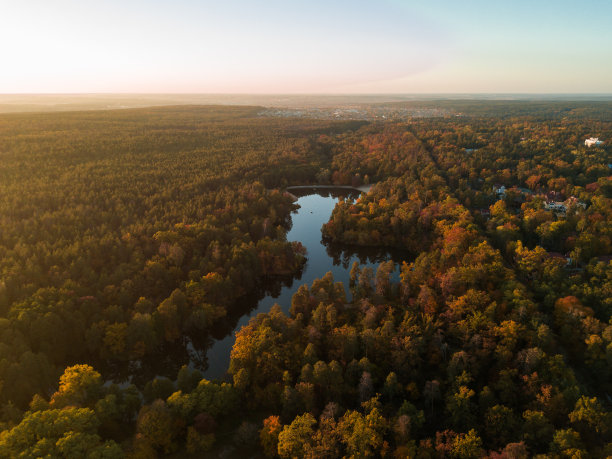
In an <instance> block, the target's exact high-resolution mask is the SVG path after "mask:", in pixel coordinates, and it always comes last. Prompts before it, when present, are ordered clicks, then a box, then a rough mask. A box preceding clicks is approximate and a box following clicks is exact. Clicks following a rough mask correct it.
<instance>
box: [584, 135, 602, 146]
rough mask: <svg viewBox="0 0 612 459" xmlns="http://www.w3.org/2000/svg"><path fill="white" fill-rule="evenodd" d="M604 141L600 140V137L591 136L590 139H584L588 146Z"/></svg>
mask: <svg viewBox="0 0 612 459" xmlns="http://www.w3.org/2000/svg"><path fill="white" fill-rule="evenodd" d="M602 143H603V142H602V141H601V140H599V137H589V138H588V139H586V140H585V141H584V144H585V145H586V146H587V147H592V146H593V145H595V146H597V145H601V144H602Z"/></svg>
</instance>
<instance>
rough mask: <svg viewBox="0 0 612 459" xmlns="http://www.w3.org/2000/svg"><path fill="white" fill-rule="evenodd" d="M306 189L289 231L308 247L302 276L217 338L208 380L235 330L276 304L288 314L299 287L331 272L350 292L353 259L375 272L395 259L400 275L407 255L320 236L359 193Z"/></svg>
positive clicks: (217, 372) (219, 368)
mask: <svg viewBox="0 0 612 459" xmlns="http://www.w3.org/2000/svg"><path fill="white" fill-rule="evenodd" d="M306 193H309V192H308V191H304V192H303V194H301V195H298V201H297V203H298V204H299V205H300V209H299V210H298V211H297V212H296V213H294V214H293V215H292V227H291V230H290V231H289V232H288V234H287V240H288V241H300V242H301V243H302V245H304V247H306V250H307V254H306V256H307V259H308V261H307V263H306V265H305V267H304V269H303V270H302V273H301V276H300V277H298V278H296V279H294V280H293V282H288V283H286V284H285V285H282V286H281V287H280V291H279V289H278V288H276V289H274V291H273V292H272V293H270V294H268V295H266V296H265V297H264V298H262V299H261V300H259V302H258V303H257V306H256V307H255V308H254V309H252V310H251V312H250V313H248V314H245V315H243V316H242V317H240V319H239V320H238V323H237V325H236V327H235V329H234V331H233V332H232V333H231V334H229V335H228V336H226V337H225V338H223V339H220V340H217V341H214V343H213V344H212V346H211V347H210V348H209V349H208V352H207V354H206V358H207V360H208V369H207V370H206V371H205V372H204V376H205V377H206V378H208V379H215V378H222V377H223V376H224V375H225V373H226V372H227V369H228V366H229V357H230V352H231V349H232V346H233V344H234V342H235V340H236V336H235V332H236V331H238V330H240V328H242V327H243V326H244V325H246V324H248V323H249V320H250V319H251V318H252V317H254V316H256V315H257V314H259V313H262V312H268V311H269V310H270V308H272V306H274V304H278V305H280V307H281V309H282V310H283V311H284V312H285V313H287V314H288V313H289V308H290V306H291V297H292V296H293V294H294V293H295V292H296V291H297V289H298V288H299V287H300V286H301V285H303V284H307V285H309V286H310V285H311V284H312V282H313V281H314V280H315V279H319V278H321V277H323V276H324V275H325V273H327V272H328V271H331V272H332V274H333V276H334V281H336V282H338V281H340V282H342V283H343V284H344V286H345V288H346V289H347V291H348V285H349V273H350V269H351V265H352V264H353V262H354V261H358V262H359V263H360V265H361V266H362V267H365V266H370V267H372V268H373V269H374V271H375V272H376V269H377V267H378V264H379V263H380V262H382V261H387V260H389V259H392V260H394V261H395V262H396V270H395V272H394V274H393V276H394V277H395V279H397V278H398V267H399V263H401V261H402V260H403V259H407V255H406V254H402V253H396V252H393V253H391V252H389V251H386V250H379V249H363V248H355V247H347V246H337V245H334V246H331V245H329V244H325V243H323V241H322V239H321V227H322V226H323V224H324V223H326V222H327V221H328V220H329V217H330V215H331V213H332V210H333V209H334V206H335V205H336V203H337V202H338V199H339V198H340V197H341V196H343V197H352V198H355V197H357V196H358V194H356V193H351V192H349V191H347V190H338V191H317V192H315V191H314V190H313V191H311V192H310V194H306Z"/></svg>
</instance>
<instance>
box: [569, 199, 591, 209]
mask: <svg viewBox="0 0 612 459" xmlns="http://www.w3.org/2000/svg"><path fill="white" fill-rule="evenodd" d="M572 206H576V207H582V208H583V209H586V207H587V205H586V203H584V202H582V201H580V200H579V199H578V198H577V197H575V196H570V197H569V198H567V200H566V201H565V207H572Z"/></svg>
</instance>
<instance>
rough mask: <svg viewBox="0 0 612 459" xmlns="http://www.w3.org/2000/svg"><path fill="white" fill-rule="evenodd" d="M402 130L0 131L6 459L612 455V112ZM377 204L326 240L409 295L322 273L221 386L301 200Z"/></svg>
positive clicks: (434, 122)
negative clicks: (356, 191) (222, 346)
mask: <svg viewBox="0 0 612 459" xmlns="http://www.w3.org/2000/svg"><path fill="white" fill-rule="evenodd" d="M419 104H420V105H419ZM389 106H390V107H392V108H393V110H395V109H396V108H397V109H398V110H399V109H401V108H402V105H401V103H398V104H395V105H394V104H390V105H389ZM411 106H413V108H414V107H417V106H419V107H423V108H436V107H437V108H442V109H444V111H443V112H441V113H443V115H442V116H435V117H419V118H403V119H399V118H396V119H391V120H386V121H381V120H378V121H363V120H361V121H358V120H342V121H338V120H332V119H316V120H315V119H310V118H307V117H302V118H295V117H292V118H283V117H274V116H264V115H262V113H264V114H265V112H262V108H261V107H226V106H210V107H179V106H177V107H163V108H147V109H130V110H112V111H96V112H68V113H53V114H51V113H47V114H45V113H39V114H11V115H1V116H0V315H1V317H0V402H1V406H2V410H0V422H1V423H2V430H3V432H2V433H1V434H0V456H2V457H39V456H50V457H85V456H91V457H122V456H128V457H155V456H156V455H162V456H163V455H176V456H177V457H184V456H193V457H201V456H202V455H205V454H210V455H213V456H219V455H221V456H223V455H225V456H227V455H231V454H233V455H235V456H236V457H240V456H242V455H245V454H249V455H259V456H262V457H263V456H268V457H282V458H291V457H312V458H315V457H317V458H318V457H330V458H332V457H366V456H372V457H421V458H429V457H431V458H434V457H451V458H453V457H454V458H478V457H493V458H497V457H499V458H502V457H507V458H522V457H532V456H537V455H540V457H606V456H609V455H612V411H611V405H612V398H611V397H612V370H611V368H612V263H611V261H610V260H611V259H612V223H611V222H612V154H611V152H612V148H611V147H610V143H611V142H612V121H611V120H612V103H609V102H597V103H590V102H544V101H542V102H525V101H515V102H485V101H479V102H476V101H435V102H419V103H416V102H415V103H412V105H411ZM376 109H377V108H376V106H372V107H371V110H372V111H373V113H375V112H376ZM374 118H375V117H374ZM589 137H598V138H600V139H601V140H602V141H603V143H600V144H595V145H593V146H591V147H588V146H587V145H585V143H584V140H585V139H586V138H589ZM364 183H374V184H375V185H374V187H373V188H372V190H371V191H370V192H369V193H367V194H366V193H364V194H362V195H361V196H360V197H359V198H357V199H341V200H340V202H339V203H338V204H337V206H336V208H335V209H334V211H333V213H332V215H331V216H330V219H329V222H327V223H326V224H325V225H324V226H323V228H322V229H321V230H322V235H323V237H324V239H325V240H326V241H330V242H333V243H340V244H352V245H358V246H377V247H389V248H390V247H393V248H399V249H402V250H405V251H407V252H409V253H412V254H414V261H411V262H406V263H404V264H403V266H402V267H401V273H400V279H399V281H398V282H394V281H393V280H392V279H391V272H392V270H393V266H392V263H381V264H380V266H379V268H378V271H377V272H373V271H372V270H371V269H370V268H367V267H362V266H359V264H355V265H354V266H353V267H352V269H351V276H350V277H351V281H350V285H346V286H343V285H341V284H340V283H338V282H336V281H335V280H334V279H333V277H332V276H331V274H330V273H324V272H322V273H320V279H319V280H317V281H315V282H314V283H313V284H312V285H304V286H301V287H300V288H299V289H297V291H296V293H295V295H294V296H293V299H292V301H291V309H290V313H289V314H284V313H283V312H282V311H281V310H280V308H278V307H274V308H272V310H270V311H269V312H268V313H264V314H259V315H257V316H256V317H254V318H253V319H252V320H251V322H250V323H249V324H248V325H247V326H246V327H244V328H242V329H241V330H239V331H238V332H237V340H236V344H235V345H234V348H233V350H232V355H231V363H230V367H229V370H228V374H227V377H226V378H224V379H221V380H217V381H208V380H206V379H204V378H203V377H202V375H201V373H200V371H199V370H202V369H203V368H205V367H206V358H205V356H206V350H207V348H208V347H209V346H210V343H211V337H212V336H218V335H219V334H220V333H221V334H222V333H223V332H229V331H230V330H232V328H233V324H234V325H235V320H234V317H235V315H236V313H237V312H239V311H243V310H244V307H245V304H246V298H247V297H249V295H253V294H256V292H257V291H258V290H259V289H261V288H263V287H262V286H264V285H266V283H268V282H273V281H277V280H279V279H283V278H287V277H291V276H292V275H294V274H295V273H298V272H299V271H300V269H301V267H302V265H303V264H304V262H305V259H306V258H307V256H308V254H307V253H305V251H304V249H303V247H302V246H301V245H300V244H299V241H294V242H289V241H287V238H286V233H287V231H288V228H289V227H290V225H291V218H290V217H291V212H292V211H294V210H295V209H296V204H295V202H294V197H293V196H292V195H291V194H290V193H287V192H286V191H285V187H287V186H288V185H296V184H335V185H352V186H358V185H361V184H364ZM347 289H348V290H347ZM194 355H198V356H200V357H201V359H200V360H199V362H200V368H199V369H198V368H197V367H198V364H197V363H194V362H197V361H198V360H197V359H194ZM189 362H191V364H190V365H187V364H188V363H189Z"/></svg>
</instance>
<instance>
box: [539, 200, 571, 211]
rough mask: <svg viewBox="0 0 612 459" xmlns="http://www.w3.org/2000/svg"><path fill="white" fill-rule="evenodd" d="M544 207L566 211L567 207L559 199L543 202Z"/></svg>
mask: <svg viewBox="0 0 612 459" xmlns="http://www.w3.org/2000/svg"><path fill="white" fill-rule="evenodd" d="M544 208H545V209H546V210H552V211H553V212H565V211H567V207H565V204H564V203H563V202H559V201H548V202H545V203H544Z"/></svg>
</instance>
